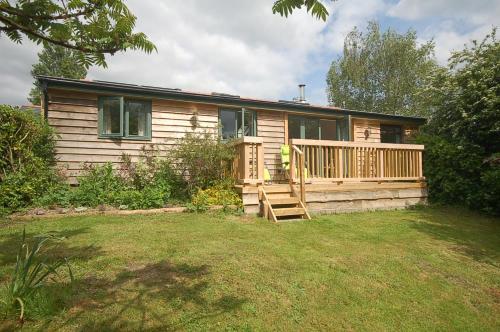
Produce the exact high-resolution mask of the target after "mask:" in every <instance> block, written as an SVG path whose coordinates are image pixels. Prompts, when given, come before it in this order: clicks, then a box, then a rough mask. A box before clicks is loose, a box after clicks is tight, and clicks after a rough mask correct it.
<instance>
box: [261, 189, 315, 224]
mask: <svg viewBox="0 0 500 332" xmlns="http://www.w3.org/2000/svg"><path fill="white" fill-rule="evenodd" d="M259 199H260V201H261V203H262V207H263V213H262V214H263V216H264V217H265V218H267V219H269V220H272V221H274V222H279V221H289V220H291V219H293V220H296V219H311V216H310V215H309V213H308V212H307V209H306V207H305V205H304V203H303V202H302V201H301V200H300V198H299V197H298V196H297V193H296V192H295V191H294V190H293V189H292V187H291V186H290V185H272V186H264V187H260V188H259Z"/></svg>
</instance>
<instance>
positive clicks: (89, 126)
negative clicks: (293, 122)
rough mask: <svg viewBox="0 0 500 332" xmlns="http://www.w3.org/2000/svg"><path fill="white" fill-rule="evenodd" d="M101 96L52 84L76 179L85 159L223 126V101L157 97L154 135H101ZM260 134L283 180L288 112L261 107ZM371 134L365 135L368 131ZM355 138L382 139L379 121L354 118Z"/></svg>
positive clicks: (53, 107) (164, 145)
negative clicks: (220, 113) (146, 137)
mask: <svg viewBox="0 0 500 332" xmlns="http://www.w3.org/2000/svg"><path fill="white" fill-rule="evenodd" d="M97 101H98V95H97V94H93V93H84V92H74V91H68V90H58V89H49V100H48V112H47V115H48V122H49V124H50V125H51V126H52V127H53V128H54V129H55V131H56V133H57V134H58V138H57V139H56V152H57V157H58V165H59V166H61V167H62V168H63V169H67V171H66V172H67V175H68V177H69V179H70V182H72V183H76V182H77V181H76V177H78V176H79V175H81V174H82V171H83V169H84V163H86V162H87V163H94V164H104V163H106V162H112V163H113V164H114V165H115V166H118V165H119V164H120V162H121V156H122V154H123V153H126V154H129V155H130V156H131V157H132V160H136V158H137V157H138V156H139V154H140V150H141V148H142V147H143V146H145V145H149V144H155V145H156V146H157V147H159V148H160V149H165V150H167V149H168V148H169V147H171V146H172V145H173V144H175V143H176V140H178V139H180V138H182V137H183V136H184V135H185V134H186V133H187V132H203V131H206V130H213V131H215V130H217V126H218V106H217V105H211V104H199V103H190V102H178V101H169V100H160V99H154V100H153V101H152V114H151V115H152V139H151V141H143V140H129V139H127V140H125V139H122V140H120V139H108V138H98V123H97V117H98V107H97ZM256 113H257V135H258V136H259V137H263V139H264V151H265V154H264V158H265V167H266V168H267V169H268V170H269V172H270V173H271V176H272V178H273V180H274V181H276V180H281V179H282V178H283V174H281V173H280V172H279V170H280V169H281V156H280V147H281V145H283V144H285V143H286V142H287V131H288V130H287V129H288V128H287V113H286V112H276V111H266V110H256ZM194 114H197V119H198V126H197V127H196V128H193V127H192V123H191V117H192V116H193V115H194ZM366 129H369V130H370V135H369V137H368V138H367V139H365V134H364V132H365V130H366ZM351 130H352V139H353V140H354V141H362V142H380V122H379V121H378V120H367V119H352V127H351ZM416 130H417V129H416V128H413V127H405V128H404V133H405V137H408V143H409V142H412V141H410V138H411V137H413V135H414V133H415V131H416Z"/></svg>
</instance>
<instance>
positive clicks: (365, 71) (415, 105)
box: [327, 22, 437, 115]
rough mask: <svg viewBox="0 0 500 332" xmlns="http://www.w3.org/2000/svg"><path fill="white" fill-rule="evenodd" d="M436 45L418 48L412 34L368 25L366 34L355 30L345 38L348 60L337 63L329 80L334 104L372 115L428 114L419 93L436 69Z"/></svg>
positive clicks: (344, 57)
mask: <svg viewBox="0 0 500 332" xmlns="http://www.w3.org/2000/svg"><path fill="white" fill-rule="evenodd" d="M433 55H434V43H433V42H432V41H429V42H426V43H423V44H421V45H420V46H419V45H418V44H417V34H416V32H415V31H413V30H408V31H407V32H406V33H405V34H399V33H397V32H396V31H394V30H393V29H388V30H387V31H385V32H381V31H380V26H379V24H378V23H377V22H369V23H368V28H367V32H366V33H362V32H360V31H359V30H358V29H357V28H354V29H353V30H352V31H351V32H350V33H349V34H348V35H347V37H346V38H345V41H344V51H343V55H342V56H340V57H339V58H338V59H337V60H335V61H333V62H332V64H331V66H330V70H329V72H328V75H327V84H328V88H327V93H328V99H329V102H330V103H331V104H335V105H337V106H341V107H346V108H350V109H357V110H362V111H368V112H376V113H386V114H403V115H424V114H425V113H426V106H425V100H424V98H423V96H422V95H421V93H420V89H421V88H422V87H423V86H425V84H426V82H427V78H428V76H429V74H430V73H431V71H432V70H433V69H434V68H436V66H437V65H436V62H435V60H434V56H433Z"/></svg>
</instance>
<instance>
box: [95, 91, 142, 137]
mask: <svg viewBox="0 0 500 332" xmlns="http://www.w3.org/2000/svg"><path fill="white" fill-rule="evenodd" d="M99 137H114V138H125V139H141V140H149V139H151V102H149V101H145V100H133V99H125V98H123V97H100V98H99Z"/></svg>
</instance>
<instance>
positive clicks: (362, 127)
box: [351, 119, 380, 143]
mask: <svg viewBox="0 0 500 332" xmlns="http://www.w3.org/2000/svg"><path fill="white" fill-rule="evenodd" d="M351 130H352V140H353V141H355V142H365V143H380V121H377V120H367V119H352V128H351ZM366 130H368V131H369V136H368V137H366V136H365V131H366Z"/></svg>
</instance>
